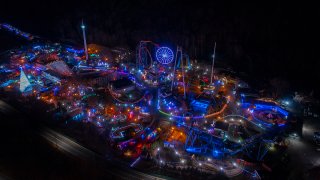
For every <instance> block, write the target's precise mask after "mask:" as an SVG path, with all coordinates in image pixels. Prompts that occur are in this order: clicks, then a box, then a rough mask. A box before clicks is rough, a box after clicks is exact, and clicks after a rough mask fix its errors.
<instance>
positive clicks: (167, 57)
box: [156, 47, 174, 64]
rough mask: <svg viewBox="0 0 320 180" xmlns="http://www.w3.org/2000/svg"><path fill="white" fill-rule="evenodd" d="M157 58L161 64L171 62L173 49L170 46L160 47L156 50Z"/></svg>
mask: <svg viewBox="0 0 320 180" xmlns="http://www.w3.org/2000/svg"><path fill="white" fill-rule="evenodd" d="M156 58H157V60H158V61H159V62H160V63H161V64H169V63H171V62H172V61H173V58H174V56H173V51H172V50H171V49H170V48H168V47H160V48H159V49H158V50H157V52H156Z"/></svg>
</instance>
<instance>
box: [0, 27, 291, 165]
mask: <svg viewBox="0 0 320 180" xmlns="http://www.w3.org/2000/svg"><path fill="white" fill-rule="evenodd" d="M1 27H4V28H6V29H10V30H11V31H13V32H15V33H18V34H21V36H23V37H26V38H28V39H30V40H32V39H33V36H31V35H28V34H25V33H23V32H20V31H18V30H17V29H14V28H13V27H11V26H8V25H4V24H1ZM11 54H13V55H12V56H11V59H10V66H6V67H5V66H3V67H4V68H2V69H3V70H1V73H3V74H6V73H11V74H12V75H11V76H7V75H6V76H7V77H6V81H5V82H2V83H1V87H2V88H5V87H11V86H17V87H19V89H20V91H21V92H22V93H25V92H27V91H29V89H30V88H31V89H30V90H32V91H30V92H32V93H34V94H37V97H39V99H41V100H44V101H46V102H50V103H56V104H57V101H61V102H63V103H62V104H65V105H62V106H63V107H65V108H66V109H67V112H68V113H70V114H74V115H73V118H74V120H77V119H85V121H86V122H92V123H95V125H96V126H98V127H105V126H104V124H101V123H104V122H107V120H106V119H108V118H107V117H108V116H111V115H114V116H111V117H113V118H111V121H109V122H111V123H110V124H112V125H117V124H122V125H121V126H120V127H117V128H116V129H115V130H114V131H112V132H111V133H110V136H109V138H110V139H111V140H113V141H115V142H116V144H117V146H118V147H119V148H120V149H121V150H124V149H126V148H128V147H131V146H138V144H139V148H140V150H141V146H142V145H143V144H150V143H152V142H153V141H154V140H155V139H156V138H157V137H159V136H160V133H159V132H160V131H159V130H158V129H157V128H156V126H155V125H145V124H148V123H145V124H144V123H143V122H139V120H138V118H132V117H133V115H132V114H133V111H134V109H135V108H134V107H139V108H137V109H138V110H136V112H135V114H136V116H139V115H141V116H148V117H149V116H152V117H153V116H157V115H160V116H159V117H160V118H161V120H164V121H170V122H173V123H174V124H175V125H177V126H179V127H181V128H182V129H183V130H184V134H185V136H183V137H184V138H183V139H185V142H184V150H185V151H186V152H187V153H189V154H198V155H203V156H210V157H216V158H221V157H225V156H235V155H237V154H240V153H242V154H246V155H247V156H248V157H252V158H254V159H255V160H257V161H261V160H262V159H263V157H264V156H265V155H266V153H267V152H268V149H269V147H270V144H272V143H273V142H274V138H275V136H276V135H277V134H278V133H280V132H281V131H282V129H283V128H284V126H285V124H286V120H287V118H288V115H289V113H288V112H287V111H285V110H284V109H282V108H281V107H279V106H278V105H277V104H266V103H265V102H255V103H251V102H250V103H249V102H245V101H244V100H241V107H240V108H241V113H239V114H241V115H239V114H236V115H225V114H230V111H228V110H230V108H231V107H233V106H235V105H236V100H235V98H234V97H231V96H230V95H231V91H228V89H231V88H230V87H234V86H235V87H237V84H235V82H233V84H231V85H230V83H232V82H231V81H230V82H229V81H227V80H224V79H214V80H213V81H210V84H209V78H210V77H208V75H207V74H206V72H205V73H203V74H200V73H199V72H200V71H201V70H200V71H196V70H195V69H194V68H193V66H192V65H191V62H190V59H189V56H188V55H187V54H186V53H185V52H184V51H183V50H182V47H179V46H177V49H176V50H175V51H174V50H172V49H170V48H169V47H165V46H160V45H159V44H157V43H154V42H152V41H141V42H140V43H139V45H138V47H137V49H136V64H134V65H129V64H123V63H121V64H123V65H118V64H117V63H113V62H109V61H108V62H107V61H102V60H101V58H100V57H99V55H95V56H92V53H91V52H90V53H89V54H90V57H91V58H92V59H91V61H90V62H91V64H88V63H87V62H86V61H85V60H84V50H82V49H76V48H73V47H70V46H66V45H61V44H50V43H47V44H40V45H39V44H33V45H32V46H30V47H27V48H25V49H17V50H14V51H12V53H11ZM8 67H10V68H8ZM69 67H70V68H69ZM49 69H50V70H52V71H54V72H50V71H48V70H49ZM196 72H197V73H196ZM93 73H94V74H93ZM200 75H201V77H200ZM77 76H81V77H83V76H87V77H91V76H103V77H104V78H105V79H106V81H107V83H108V84H110V82H111V81H114V80H119V81H122V82H124V80H123V77H125V78H127V80H128V81H130V82H132V84H130V87H129V86H126V87H124V88H122V89H121V88H119V89H113V88H110V87H108V88H107V89H108V90H109V92H110V93H109V94H110V96H111V97H112V98H110V100H111V101H112V103H113V105H114V104H116V106H112V108H113V109H112V111H111V110H108V109H107V108H105V107H104V105H101V104H99V103H98V102H95V103H92V104H93V105H90V106H88V104H90V102H89V101H91V100H88V97H91V96H96V93H95V92H94V91H95V90H96V89H95V88H92V87H91V84H90V83H88V84H90V88H91V90H90V91H85V90H83V88H82V86H80V85H79V86H76V85H75V84H77V83H79V84H81V83H80V82H82V81H84V80H82V79H81V78H80V79H81V80H79V79H77V81H78V82H73V81H75V80H74V79H72V78H74V77H77ZM8 77H9V78H11V79H9V78H8ZM12 77H14V78H12ZM71 77H72V78H71ZM63 79H66V80H65V81H63ZM121 79H122V80H121ZM211 79H212V77H211ZM48 81H49V83H48ZM68 81H70V83H68ZM149 82H151V83H149ZM202 82H204V83H202ZM228 85H229V86H228ZM83 86H88V85H83ZM57 87H59V88H61V89H59V88H57ZM131 87H132V88H131ZM88 88H89V86H88ZM104 88H105V87H104ZM130 88H131V89H130ZM44 89H45V90H44ZM57 89H58V90H57ZM105 89H106V88H105ZM128 89H130V90H128ZM226 89H227V90H226ZM42 90H44V92H43V91H42ZM137 91H139V92H140V93H138V94H134V93H136V92H137ZM63 92H65V93H64V94H63ZM44 93H47V94H48V95H39V94H44ZM148 93H149V95H151V97H152V98H148ZM109 94H108V95H109ZM232 98H233V99H232ZM61 99H63V100H61ZM65 102H66V103H65ZM84 104H85V105H86V106H84ZM108 105H110V104H108ZM121 111H124V112H125V114H126V115H124V114H122V115H119V113H120V112H121ZM120 114H121V113H120ZM107 115H108V116H107ZM129 120H130V121H129ZM133 122H134V123H133ZM208 122H209V123H208ZM129 123H131V124H129ZM152 123H153V122H152ZM152 123H151V124H152Z"/></svg>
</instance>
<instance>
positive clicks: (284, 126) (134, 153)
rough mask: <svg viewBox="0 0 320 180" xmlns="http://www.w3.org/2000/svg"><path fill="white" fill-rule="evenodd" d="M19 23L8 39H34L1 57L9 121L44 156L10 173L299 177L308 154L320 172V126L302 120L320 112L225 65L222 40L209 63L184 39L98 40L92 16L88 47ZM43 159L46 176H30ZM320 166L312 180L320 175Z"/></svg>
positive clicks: (81, 24)
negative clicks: (295, 171) (123, 43)
mask: <svg viewBox="0 0 320 180" xmlns="http://www.w3.org/2000/svg"><path fill="white" fill-rule="evenodd" d="M0 20H3V19H0ZM15 25H17V27H16V26H14V25H12V24H11V23H10V24H9V23H6V22H0V31H2V32H1V33H3V34H4V36H10V37H12V38H15V39H19V40H21V41H23V42H24V43H22V44H19V45H18V46H15V47H14V48H10V49H6V50H3V51H2V52H0V94H1V96H0V98H1V99H0V105H1V107H0V109H2V110H1V114H3V116H0V117H1V121H15V120H14V118H16V119H19V121H18V120H17V122H19V123H16V125H14V126H15V127H16V128H17V129H20V130H16V133H18V134H19V136H22V137H24V138H23V139H24V140H23V143H22V144H21V147H19V146H18V145H16V146H17V148H19V149H21V148H22V149H24V148H25V149H28V148H27V147H29V146H33V147H32V148H31V149H33V150H27V152H28V153H24V155H19V156H18V157H20V158H27V159H30V161H34V163H31V165H30V167H28V166H29V165H28V164H29V162H28V161H29V160H16V161H17V162H23V163H21V165H13V163H10V164H11V165H8V166H5V165H3V166H2V163H5V162H9V161H10V159H9V158H8V159H5V158H4V160H1V161H0V163H1V166H0V178H1V177H2V176H3V177H4V179H6V177H8V178H9V177H11V176H12V177H13V179H15V178H17V179H25V178H26V179H30V178H31V179H34V178H35V179H48V178H47V177H50V176H51V175H50V174H55V175H53V176H52V177H51V178H49V179H79V178H78V177H80V179H81V178H85V179H87V178H88V177H90V176H91V177H92V179H109V178H115V179H185V178H187V179H271V178H276V177H281V178H283V177H284V178H285V179H286V178H287V179H295V177H292V176H293V175H290V176H289V174H290V170H287V169H286V168H285V166H288V167H290V168H291V167H292V166H295V165H294V164H295V163H297V164H299V161H300V162H301V166H303V165H302V164H304V163H309V164H310V163H311V164H312V166H314V167H315V168H318V171H319V165H320V155H319V149H320V148H319V146H318V145H319V144H320V143H319V142H320V135H319V134H320V133H319V131H320V129H319V127H320V126H319V122H315V123H313V121H312V120H308V121H306V122H302V120H301V119H302V118H301V116H302V117H308V118H310V119H311V115H312V118H316V119H317V118H318V117H319V116H318V115H317V112H314V111H312V112H311V110H310V108H309V109H308V111H306V108H305V109H303V113H304V114H305V113H307V115H304V116H303V115H301V116H299V115H297V114H298V113H297V111H298V110H297V108H296V107H297V105H295V106H294V104H298V102H299V103H302V101H303V100H302V99H303V97H304V98H305V99H307V97H305V96H302V95H300V94H298V93H297V92H296V93H295V95H294V96H293V97H291V98H290V97H289V98H288V96H287V95H282V96H273V94H275V93H278V90H277V89H276V90H277V91H276V90H274V91H272V92H271V93H269V94H272V95H269V94H268V93H265V91H261V88H260V87H259V86H257V84H254V82H255V81H251V80H249V79H248V78H246V77H244V76H243V75H242V74H240V73H237V72H235V71H233V70H232V66H227V65H224V64H223V63H222V61H223V58H224V57H223V56H222V55H221V48H222V47H221V45H220V44H219V41H218V42H216V41H215V40H214V39H213V43H211V47H210V48H211V51H210V53H209V54H207V55H206V57H207V60H206V61H201V60H199V59H197V58H196V57H195V55H194V54H195V53H194V52H193V51H192V50H190V49H189V48H185V45H184V43H181V44H179V43H177V42H164V41H162V40H153V39H152V38H148V39H145V40H144V39H139V40H137V41H135V45H134V48H130V47H119V46H105V45H102V44H98V43H95V42H94V41H92V39H91V37H92V36H93V35H92V29H91V28H92V24H91V26H87V20H86V18H85V17H84V18H80V19H78V21H77V23H76V25H75V26H74V27H73V28H77V30H78V34H79V39H80V43H77V44H75V43H68V42H67V41H60V40H53V39H50V40H49V39H48V38H44V37H42V36H38V35H33V32H26V31H25V30H22V28H21V29H20V28H18V26H19V25H18V24H15ZM34 26H36V25H34ZM66 28H67V27H66ZM88 38H89V39H90V40H88ZM154 39H158V38H154ZM219 46H220V47H219ZM223 48H228V47H226V46H223ZM258 78H259V77H258V76H257V77H252V79H255V80H256V81H259V79H258ZM279 86H280V85H279ZM299 98H300V99H299ZM310 113H311V114H310ZM11 116H12V120H11ZM2 117H3V118H2ZM13 117H14V118H13ZM24 118H26V120H23V119H24ZM2 119H3V120H2ZM27 120H28V121H29V120H30V121H29V122H28V121H27ZM318 120H319V119H318ZM311 122H312V123H313V124H312V123H311ZM8 126H9V125H8ZM25 126H26V127H28V128H26V127H25ZM299 127H300V128H302V130H299ZM317 128H318V129H317ZM27 129H28V130H27ZM23 132H27V133H26V134H27V135H24V134H23ZM7 136H10V135H9V133H8V135H7ZM29 136H30V137H29ZM309 137H310V140H308V139H307V138H309ZM15 141H17V142H18V141H19V142H20V140H15ZM21 141H22V140H21ZM5 142H6V141H5ZM29 143H31V144H29ZM7 144H10V143H9V142H8V143H7ZM32 144H34V145H32ZM38 144H40V145H38ZM4 145H5V146H6V144H4ZM7 146H9V145H7ZM38 146H39V148H37V147H38ZM307 147H308V149H307ZM39 149H41V150H39ZM44 149H45V150H44ZM49 149H50V150H49ZM8 151H9V150H8ZM10 151H11V150H10ZM13 152H16V151H12V152H7V153H8V154H13ZM29 152H30V153H29ZM38 152H40V155H39V157H37V158H34V157H36V156H38V155H32V154H38ZM45 152H48V153H49V154H46V153H45ZM3 154H4V153H3ZM28 154H29V155H28ZM30 154H31V155H30ZM24 156H27V157H24ZM28 156H30V157H28ZM33 156H34V157H33ZM50 156H51V157H50ZM309 156H310V157H309ZM18 157H17V159H19V158H18ZM40 157H41V158H40ZM33 158H34V159H36V160H31V159H33ZM41 159H43V160H41ZM44 159H46V160H44ZM60 159H61V160H60ZM300 159H303V160H300ZM43 161H51V162H52V163H49V162H46V163H44V162H43ZM17 164H19V163H17ZM41 164H42V165H41ZM44 164H45V165H44ZM46 164H51V165H46ZM33 166H34V167H33ZM41 166H45V167H48V168H47V169H46V170H44V171H45V172H47V173H44V174H41V173H40V174H39V175H34V176H33V175H31V173H26V172H27V171H34V170H33V168H35V169H37V168H41V169H45V167H41ZM58 166H60V167H59V168H58ZM68 166H70V167H68ZM71 166H72V168H71ZM10 167H11V169H10ZM15 167H17V169H19V170H14V168H15ZM49 167H50V168H49ZM67 167H68V168H67ZM25 168H26V169H25ZM51 168H53V169H55V168H58V169H55V170H54V171H50V170H48V169H51ZM28 169H29V170H28ZM66 169H69V170H66ZM35 171H36V172H37V170H35ZM40 171H42V170H40ZM67 171H70V172H73V173H74V174H72V173H70V172H69V173H68V172H67ZM77 171H79V174H78V173H77ZM85 171H87V172H85ZM313 171H314V172H313ZM313 171H308V175H304V176H303V178H301V179H317V178H316V177H319V176H317V175H315V174H317V173H315V172H316V171H317V170H316V169H313ZM14 174H16V175H14ZM59 174H60V175H59ZM279 174H282V175H279ZM318 175H319V173H318ZM81 176H82V177H81ZM298 177H299V178H298ZM296 178H298V179H300V176H297V177H296ZM9 179H11V178H9Z"/></svg>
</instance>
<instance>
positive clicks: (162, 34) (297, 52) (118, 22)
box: [0, 0, 320, 96]
mask: <svg viewBox="0 0 320 180" xmlns="http://www.w3.org/2000/svg"><path fill="white" fill-rule="evenodd" d="M0 9H1V11H0V22H7V23H10V24H13V25H15V26H17V27H19V28H21V29H23V30H25V31H28V32H31V33H34V34H38V35H41V36H44V37H48V38H50V39H61V38H63V39H70V40H73V41H75V42H78V43H79V42H80V41H81V36H80V33H79V23H80V21H81V19H82V18H84V20H85V22H86V23H87V26H88V39H89V40H88V41H89V42H91V43H100V44H104V45H106V46H118V45H119V46H128V47H131V48H134V47H135V45H136V44H137V43H138V41H139V40H142V39H150V40H153V41H156V42H159V43H164V44H166V43H171V44H180V45H182V46H183V47H184V48H185V49H186V51H187V52H188V53H189V55H190V56H191V57H193V58H194V57H196V58H197V59H202V60H207V61H208V60H209V58H210V54H211V53H212V49H213V42H214V41H217V45H218V47H217V53H218V54H217V62H220V63H226V64H229V65H231V66H232V67H233V68H234V69H235V70H238V71H244V72H247V73H248V74H249V75H251V76H254V77H255V78H260V79H263V80H266V81H267V80H268V79H270V78H274V77H281V78H284V79H287V80H288V81H289V82H290V84H291V88H292V90H306V91H309V92H310V91H311V90H312V89H314V90H315V91H316V94H317V95H318V96H319V93H318V92H319V89H318V88H317V86H318V85H317V82H320V73H319V70H318V68H319V67H320V66H319V65H320V63H319V61H318V56H317V55H318V54H316V52H317V49H318V47H319V45H318V43H317V42H318V41H317V39H318V36H319V32H320V31H319V29H318V28H317V26H318V25H317V23H318V22H319V19H318V17H319V16H318V15H319V12H320V11H319V6H316V5H315V4H302V2H299V3H294V2H281V3H280V2H271V1H265V2H262V3H261V2H259V3H254V4H252V3H243V2H237V3H235V4H234V3H233V4H232V3H227V2H225V1H211V2H206V1H200V0H198V1H196V0H194V1H174V0H161V1H159V0H156V1H151V0H136V1H133V0H127V1H120V0H109V1H108V0H105V1H94V0H92V1H87V2H83V1H75V2H73V3H72V2H67V1H61V2H59V1H51V2H46V1H42V2H39V3H36V2H31V1H24V2H22V3H21V2H18V1H10V3H6V2H1V7H0ZM0 36H1V34H0ZM2 36H3V34H2ZM3 39H7V38H3ZM3 42H4V41H3ZM1 46H2V47H5V46H4V45H3V43H2V45H1Z"/></svg>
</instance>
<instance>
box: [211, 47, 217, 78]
mask: <svg viewBox="0 0 320 180" xmlns="http://www.w3.org/2000/svg"><path fill="white" fill-rule="evenodd" d="M215 56H216V42H214V50H213V55H212V66H211V78H210V84H212V79H213V67H214V58H215Z"/></svg>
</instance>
